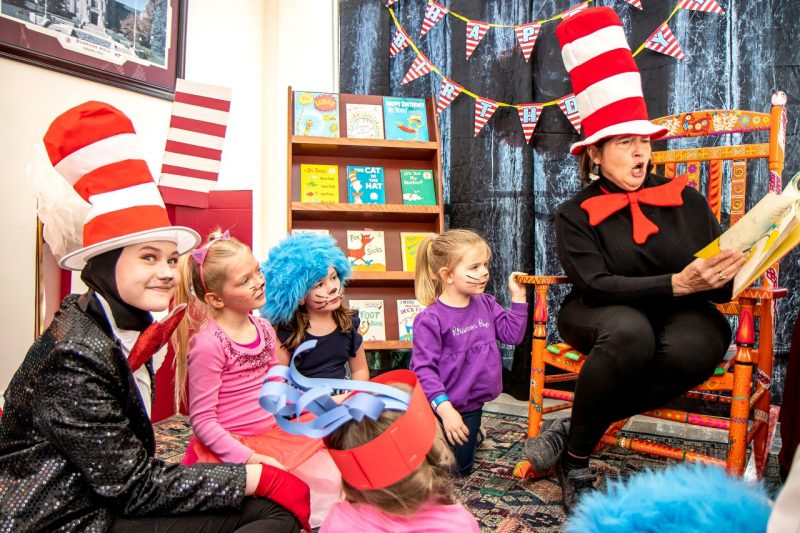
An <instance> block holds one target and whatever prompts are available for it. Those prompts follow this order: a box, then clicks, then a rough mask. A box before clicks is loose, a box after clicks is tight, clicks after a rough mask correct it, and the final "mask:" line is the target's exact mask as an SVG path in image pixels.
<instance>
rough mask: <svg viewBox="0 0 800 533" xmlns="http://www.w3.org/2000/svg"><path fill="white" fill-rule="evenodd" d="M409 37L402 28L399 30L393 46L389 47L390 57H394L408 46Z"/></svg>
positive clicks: (395, 35)
mask: <svg viewBox="0 0 800 533" xmlns="http://www.w3.org/2000/svg"><path fill="white" fill-rule="evenodd" d="M408 41H409V38H408V35H406V32H405V31H403V29H402V28H397V31H396V32H395V34H394V37H392V45H391V46H390V47H389V57H394V56H396V55H397V53H398V52H399V51H400V50H402V49H403V48H405V47H406V46H408Z"/></svg>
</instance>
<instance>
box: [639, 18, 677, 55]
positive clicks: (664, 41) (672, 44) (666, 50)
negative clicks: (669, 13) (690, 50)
mask: <svg viewBox="0 0 800 533" xmlns="http://www.w3.org/2000/svg"><path fill="white" fill-rule="evenodd" d="M645 48H647V49H648V50H653V51H655V52H659V53H662V54H666V55H668V56H671V57H674V58H675V59H686V56H685V55H684V53H683V50H681V45H680V44H678V39H676V38H675V35H674V34H673V33H672V30H670V29H669V26H667V23H666V22H665V23H664V24H662V25H661V27H659V28H658V29H657V30H656V31H654V32H653V34H652V35H651V36H650V37H648V38H647V44H646V45H645Z"/></svg>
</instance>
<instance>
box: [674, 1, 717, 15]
mask: <svg viewBox="0 0 800 533" xmlns="http://www.w3.org/2000/svg"><path fill="white" fill-rule="evenodd" d="M678 7H679V8H680V9H690V10H692V11H705V12H706V13H716V14H717V15H723V14H725V10H724V9H722V6H721V5H719V4H718V3H717V0H681V1H680V3H679V4H678Z"/></svg>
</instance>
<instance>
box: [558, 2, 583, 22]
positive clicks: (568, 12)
mask: <svg viewBox="0 0 800 533" xmlns="http://www.w3.org/2000/svg"><path fill="white" fill-rule="evenodd" d="M588 7H589V4H587V3H586V2H582V3H581V4H579V5H577V6H574V7H571V8H569V9H567V10H566V11H562V12H561V13H559V15H558V16H559V17H561V18H562V19H565V18H568V17H571V16H572V15H577V14H578V13H580V12H581V11H583V10H584V9H586V8H588Z"/></svg>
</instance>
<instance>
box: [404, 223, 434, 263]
mask: <svg viewBox="0 0 800 533" xmlns="http://www.w3.org/2000/svg"><path fill="white" fill-rule="evenodd" d="M431 235H436V234H435V233H429V232H423V233H412V232H406V231H401V232H400V250H401V252H402V254H403V270H404V271H406V272H414V270H415V265H416V263H417V248H419V243H421V242H422V241H423V240H425V239H426V238H427V237H430V236H431Z"/></svg>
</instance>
